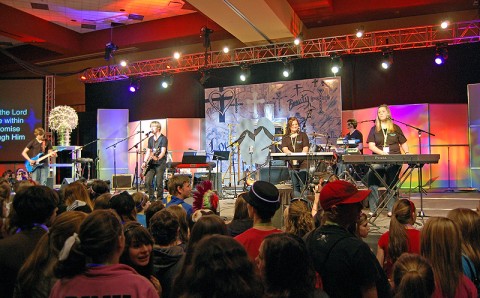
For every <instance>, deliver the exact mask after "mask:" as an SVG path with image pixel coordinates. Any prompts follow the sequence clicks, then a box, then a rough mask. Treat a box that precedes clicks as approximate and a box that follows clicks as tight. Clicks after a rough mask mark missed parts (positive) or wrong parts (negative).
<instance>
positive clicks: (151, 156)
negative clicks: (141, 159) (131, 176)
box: [142, 149, 162, 177]
mask: <svg viewBox="0 0 480 298" xmlns="http://www.w3.org/2000/svg"><path fill="white" fill-rule="evenodd" d="M161 152H162V150H161V149H158V150H157V151H156V152H155V153H153V154H151V155H150V156H149V157H148V159H147V161H146V162H145V168H144V169H143V171H142V176H143V177H145V176H146V175H147V172H148V170H150V167H151V166H152V161H153V157H154V156H155V157H158V156H159V155H160V153H161Z"/></svg>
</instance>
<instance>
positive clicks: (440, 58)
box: [435, 45, 448, 65]
mask: <svg viewBox="0 0 480 298" xmlns="http://www.w3.org/2000/svg"><path fill="white" fill-rule="evenodd" d="M447 59H448V50H447V46H446V45H438V46H437V48H436V50H435V64H437V65H442V64H444V63H445V61H446V60H447Z"/></svg>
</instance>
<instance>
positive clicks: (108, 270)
mask: <svg viewBox="0 0 480 298" xmlns="http://www.w3.org/2000/svg"><path fill="white" fill-rule="evenodd" d="M94 296H96V297H105V296H106V297H131V298H135V297H138V298H143V297H153V298H158V293H157V291H156V290H155V288H154V287H153V285H152V283H151V282H150V281H149V280H148V279H146V278H145V277H143V276H141V275H139V274H138V273H137V272H136V271H135V270H133V269H132V268H131V267H129V266H127V265H123V264H115V265H105V266H98V267H91V268H88V269H87V271H86V272H85V273H82V274H79V275H76V276H74V277H73V278H62V279H61V280H58V281H57V282H56V283H55V285H54V286H53V288H52V291H51V292H50V298H57V297H62V298H63V297H71V298H73V297H79V298H80V297H94Z"/></svg>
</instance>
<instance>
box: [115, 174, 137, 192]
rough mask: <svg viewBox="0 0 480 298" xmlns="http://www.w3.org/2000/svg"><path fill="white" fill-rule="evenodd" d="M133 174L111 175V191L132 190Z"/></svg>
mask: <svg viewBox="0 0 480 298" xmlns="http://www.w3.org/2000/svg"><path fill="white" fill-rule="evenodd" d="M132 183H133V174H117V175H112V186H111V189H115V188H117V189H119V188H120V189H130V188H132Z"/></svg>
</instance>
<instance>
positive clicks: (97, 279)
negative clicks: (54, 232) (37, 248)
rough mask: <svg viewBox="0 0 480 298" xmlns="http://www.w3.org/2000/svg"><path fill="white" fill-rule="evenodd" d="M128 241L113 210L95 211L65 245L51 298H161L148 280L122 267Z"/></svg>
mask: <svg viewBox="0 0 480 298" xmlns="http://www.w3.org/2000/svg"><path fill="white" fill-rule="evenodd" d="M124 248H125V237H124V235H123V227H122V224H121V222H120V218H118V216H117V215H116V213H115V212H113V211H111V210H95V211H93V212H92V213H91V214H89V215H88V216H87V218H85V220H84V221H83V223H82V224H81V226H80V231H79V233H78V235H77V234H76V233H74V234H73V235H71V236H70V237H69V238H67V240H66V241H65V244H64V246H63V248H62V250H61V251H60V254H59V262H58V263H57V266H56V267H55V275H56V276H57V278H59V279H61V280H58V281H57V282H56V283H55V285H54V286H53V288H52V291H51V292H50V297H93V296H97V297H107V296H108V297H114V296H117V297H127V296H128V297H132V298H134V297H139V298H140V297H159V295H158V293H157V291H156V289H155V287H154V286H153V285H152V284H151V283H150V281H148V280H147V279H146V278H145V277H143V276H141V275H139V274H138V273H137V272H136V271H135V270H133V269H132V268H131V267H129V266H127V265H123V264H120V263H119V262H120V256H121V255H122V253H123V250H124Z"/></svg>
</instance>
